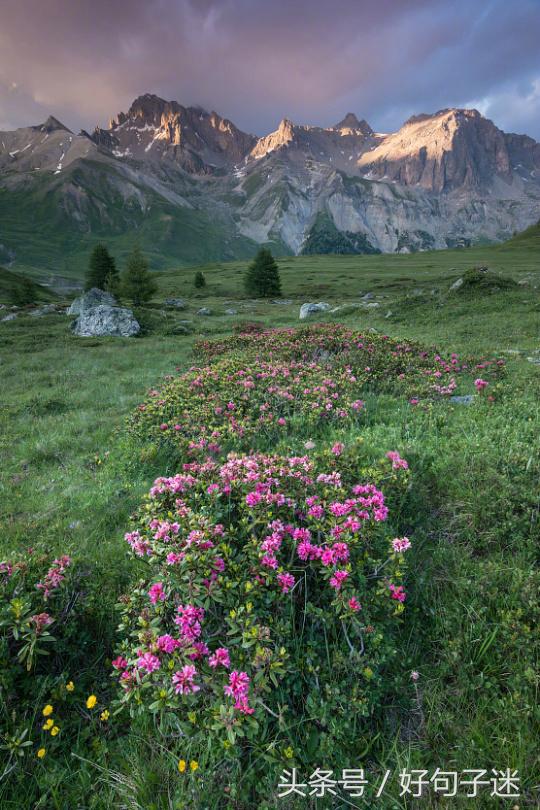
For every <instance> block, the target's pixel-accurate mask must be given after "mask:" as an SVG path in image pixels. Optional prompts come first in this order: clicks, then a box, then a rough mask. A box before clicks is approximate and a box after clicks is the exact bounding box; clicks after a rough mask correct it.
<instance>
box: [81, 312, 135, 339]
mask: <svg viewBox="0 0 540 810" xmlns="http://www.w3.org/2000/svg"><path fill="white" fill-rule="evenodd" d="M72 330H73V334H74V335H78V336H79V337H101V336H111V337H133V335H137V334H138V333H139V332H140V331H141V327H140V325H139V324H138V323H137V321H136V320H135V318H134V317H133V312H132V311H131V310H130V309H126V308H124V307H111V306H107V305H106V304H102V305H100V306H97V307H92V308H91V309H84V310H83V311H82V312H81V314H80V315H79V317H78V318H77V320H76V321H75V322H74V324H73V326H72Z"/></svg>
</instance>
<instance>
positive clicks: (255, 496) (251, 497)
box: [246, 492, 262, 507]
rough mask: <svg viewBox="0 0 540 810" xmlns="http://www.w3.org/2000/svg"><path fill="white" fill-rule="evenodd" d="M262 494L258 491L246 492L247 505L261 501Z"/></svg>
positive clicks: (254, 504)
mask: <svg viewBox="0 0 540 810" xmlns="http://www.w3.org/2000/svg"><path fill="white" fill-rule="evenodd" d="M261 498H262V495H261V494H260V493H259V492H248V494H247V495H246V503H247V505H248V506H251V507H253V506H257V504H258V503H259V502H260V501H261Z"/></svg>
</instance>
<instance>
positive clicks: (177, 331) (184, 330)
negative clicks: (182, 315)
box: [171, 323, 191, 335]
mask: <svg viewBox="0 0 540 810" xmlns="http://www.w3.org/2000/svg"><path fill="white" fill-rule="evenodd" d="M171 334H173V335H190V334H191V329H189V327H187V326H184V324H183V323H178V324H176V326H174V327H173V328H172V329H171Z"/></svg>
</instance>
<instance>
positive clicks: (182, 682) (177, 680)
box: [172, 664, 201, 695]
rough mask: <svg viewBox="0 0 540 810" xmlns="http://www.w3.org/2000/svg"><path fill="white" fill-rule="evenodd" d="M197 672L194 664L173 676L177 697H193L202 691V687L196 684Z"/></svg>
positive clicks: (186, 666)
mask: <svg viewBox="0 0 540 810" xmlns="http://www.w3.org/2000/svg"><path fill="white" fill-rule="evenodd" d="M196 675H197V670H196V668H195V667H194V666H193V664H186V665H185V666H184V667H182V669H181V670H180V671H179V672H175V673H174V675H173V676H172V682H173V684H174V691H175V692H176V694H177V695H191V694H193V693H194V692H198V691H199V690H200V688H201V687H200V686H197V684H196V683H195V677H196Z"/></svg>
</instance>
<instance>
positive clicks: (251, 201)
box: [0, 94, 540, 263]
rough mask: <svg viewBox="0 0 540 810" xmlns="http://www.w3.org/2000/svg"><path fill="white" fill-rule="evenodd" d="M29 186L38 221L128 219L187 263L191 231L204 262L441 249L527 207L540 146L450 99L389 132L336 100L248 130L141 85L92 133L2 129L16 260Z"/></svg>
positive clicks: (505, 224)
mask: <svg viewBox="0 0 540 810" xmlns="http://www.w3.org/2000/svg"><path fill="white" fill-rule="evenodd" d="M32 199H33V200H34V203H35V204H34V205H33V207H32V209H31V210H32V212H33V213H32V216H34V217H36V216H37V217H38V220H39V222H41V220H40V219H39V218H40V217H41V218H42V222H41V224H42V225H43V229H44V230H46V229H47V228H50V229H53V228H54V227H57V228H60V229H61V231H62V233H64V234H65V233H66V232H69V234H70V236H71V238H72V240H74V241H76V238H77V236H78V237H79V238H80V242H81V245H82V244H83V243H86V242H89V243H91V242H92V240H95V239H97V238H111V237H112V238H123V237H124V236H125V235H126V234H129V233H133V232H134V231H138V232H139V236H141V237H142V241H143V246H144V243H145V241H146V239H147V238H148V239H152V242H153V247H154V248H155V249H156V255H158V256H161V257H163V259H165V257H166V259H167V261H169V260H170V259H172V258H176V259H177V260H178V261H182V262H187V261H191V260H192V259H191V257H192V255H193V256H195V248H196V246H195V245H194V243H193V240H195V239H200V238H201V234H205V235H206V242H207V244H208V250H207V252H206V253H204V251H203V252H202V253H201V254H200V255H201V257H206V256H207V257H208V259H212V260H213V259H221V258H235V257H242V256H244V255H250V254H251V253H253V251H254V250H255V249H256V247H257V244H260V243H269V244H271V245H272V246H273V247H274V249H275V250H277V251H278V252H282V253H287V252H288V253H300V252H378V251H384V252H386V251H411V250H424V249H429V248H444V247H448V246H455V245H459V244H463V245H466V244H472V243H477V242H482V241H498V240H502V239H504V238H507V237H508V236H510V235H511V234H512V233H513V232H514V231H516V230H521V229H523V228H525V227H527V226H528V225H530V224H531V223H533V222H536V221H537V220H538V219H539V217H540V144H538V143H537V142H536V141H534V140H533V139H532V138H529V137H528V136H526V135H516V134H508V133H504V132H503V131H502V130H500V129H499V128H498V127H496V126H495V124H494V123H493V122H492V121H490V120H489V119H486V118H484V117H483V116H482V115H481V114H480V113H479V112H478V111H477V110H467V109H454V108H452V109H444V110H440V111H438V112H436V113H434V114H433V115H427V114H421V115H417V116H413V117H412V118H410V119H409V120H408V121H406V122H405V124H404V125H403V126H402V127H401V128H400V129H399V130H398V131H397V132H395V133H390V134H382V133H377V132H374V130H373V129H372V127H371V126H370V125H369V124H368V123H367V122H366V121H365V120H359V119H358V118H357V116H356V115H355V114H354V113H348V114H347V115H346V116H345V117H344V118H343V119H342V120H341V121H340V122H338V123H337V124H335V125H333V126H330V127H326V128H325V127H317V126H308V125H299V124H295V123H293V122H291V121H290V120H289V119H287V118H284V119H283V120H282V121H281V123H280V124H279V126H278V128H277V129H276V130H275V131H274V132H272V133H269V134H268V135H265V136H263V137H259V138H257V137H256V136H254V135H251V134H249V133H246V132H243V131H242V130H240V129H239V128H238V127H236V126H235V125H234V124H233V123H232V122H231V121H229V120H228V119H226V118H223V117H222V116H220V115H218V114H217V113H216V112H207V111H206V110H203V109H202V108H200V107H184V106H182V105H181V104H179V103H177V102H175V101H165V100H163V99H161V98H159V97H158V96H155V95H150V94H147V95H144V96H140V97H139V98H137V99H136V100H135V101H134V102H133V104H132V105H131V107H130V108H129V110H128V111H127V112H126V113H124V112H121V113H119V114H118V115H116V116H115V117H114V118H112V119H111V121H110V122H109V126H108V127H107V128H100V127H96V128H95V129H94V131H93V132H91V133H88V132H85V131H82V132H81V133H79V134H75V133H72V132H70V130H69V129H68V128H67V127H65V126H64V125H63V124H62V123H61V122H60V121H58V120H57V119H56V118H54V117H53V116H51V117H49V118H48V119H47V121H45V122H44V123H43V124H41V125H38V126H34V127H25V128H22V129H18V130H15V131H12V132H3V133H0V214H2V212H3V210H7V207H8V206H10V207H9V215H8V216H6V217H1V218H0V244H1V245H2V246H3V249H4V251H5V252H7V253H8V254H9V255H11V254H14V255H15V263H17V261H19V262H20V261H23V262H25V261H28V259H27V257H26V256H25V251H24V246H21V244H20V241H19V242H18V241H17V239H15V238H14V232H17V233H19V234H20V232H21V228H22V229H24V220H25V217H30V208H29V203H28V201H29V200H30V201H31V200H32ZM45 200H48V204H42V203H44V201H45ZM51 206H52V207H51ZM54 223H56V225H55V224H54ZM150 225H152V232H153V237H151V236H150ZM146 230H148V235H146ZM51 232H52V236H53V237H54V232H53V231H51ZM63 241H64V243H65V241H66V240H65V239H64V240H63ZM53 242H54V238H53ZM199 249H202V248H200V246H199V247H197V250H199ZM198 255H199V254H197V256H198ZM158 263H159V262H158ZM162 263H163V262H162Z"/></svg>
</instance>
